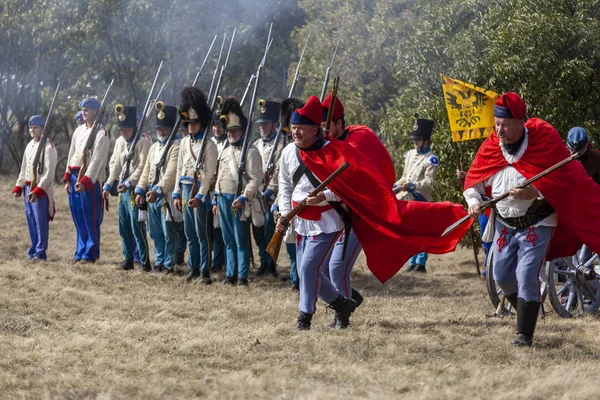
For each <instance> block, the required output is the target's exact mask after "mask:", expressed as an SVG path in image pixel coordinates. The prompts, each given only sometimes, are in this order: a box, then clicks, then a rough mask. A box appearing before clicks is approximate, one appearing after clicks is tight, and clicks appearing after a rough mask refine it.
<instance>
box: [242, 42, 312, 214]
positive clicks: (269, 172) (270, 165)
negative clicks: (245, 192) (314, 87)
mask: <svg viewBox="0 0 600 400" xmlns="http://www.w3.org/2000/svg"><path fill="white" fill-rule="evenodd" d="M309 39H310V34H309V35H308V37H307V38H306V42H305V43H304V48H303V49H302V53H301V54H300V59H299V60H298V64H297V65H296V73H295V74H294V81H293V82H292V86H291V87H290V92H289V93H288V96H287V97H288V98H290V97H292V96H293V95H294V89H295V88H296V83H298V76H299V74H300V64H302V59H303V58H304V52H305V51H306V46H307V45H308V40H309ZM246 90H247V89H246ZM244 96H245V94H244ZM282 132H283V124H279V127H278V128H277V133H276V134H275V139H274V140H273V147H272V148H271V152H270V153H269V158H268V159H267V168H266V170H265V176H264V178H263V182H264V186H263V192H264V191H265V190H267V188H268V187H269V181H270V180H271V176H273V172H275V151H276V150H277V145H278V144H279V139H280V138H281V134H282ZM264 202H265V209H267V208H268V203H267V199H264Z"/></svg>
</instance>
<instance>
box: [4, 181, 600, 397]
mask: <svg viewBox="0 0 600 400" xmlns="http://www.w3.org/2000/svg"><path fill="white" fill-rule="evenodd" d="M12 184H13V181H12V179H11V180H10V181H9V180H8V179H2V180H1V181H0V201H1V202H2V206H1V207H0V221H2V225H1V229H0V254H1V255H2V257H1V259H0V355H1V357H0V397H1V398H36V399H38V398H73V399H81V398H99V399H108V398H117V399H121V398H123V399H124V398H147V399H154V398H223V399H229V398H247V399H255V398H282V399H306V398H319V399H327V398H340V397H341V396H345V397H346V398H348V397H350V398H386V399H387V398H407V399H458V398H460V399H462V398H485V399H489V398H500V399H515V398H527V399H548V398H565V399H571V398H580V399H585V398H597V396H598V389H599V387H600V384H599V381H598V357H599V355H600V335H598V332H600V322H599V321H598V319H594V318H590V317H586V318H581V319H576V320H563V319H560V318H559V317H558V316H556V314H555V313H554V312H553V311H552V309H551V307H550V305H549V303H547V304H546V309H547V310H548V316H547V317H546V318H545V319H544V320H541V321H540V322H539V324H538V329H537V332H536V338H535V345H534V347H533V348H531V349H524V348H516V347H514V346H512V345H510V340H511V339H512V338H513V336H514V332H515V321H514V319H512V318H505V319H498V318H492V317H489V315H490V314H492V313H493V308H492V306H491V303H490V301H489V300H488V298H487V294H486V291H485V287H484V283H483V281H481V280H479V279H478V278H477V277H476V276H475V273H474V267H473V263H472V259H471V258H472V253H471V252H470V251H468V250H459V251H457V252H456V253H453V254H448V255H444V256H432V257H431V258H430V261H429V266H428V269H429V271H430V273H429V274H427V275H415V274H409V273H403V272H400V273H399V274H398V275H397V276H395V277H394V278H393V279H391V280H390V281H389V282H388V283H386V284H385V285H381V284H380V283H379V282H378V281H377V280H376V279H375V278H374V277H373V276H372V275H371V274H370V273H369V272H368V270H367V269H366V265H365V262H364V257H363V256H362V255H361V257H360V258H359V262H358V265H357V267H356V269H355V275H354V278H353V282H354V285H355V286H356V288H358V289H359V290H360V291H361V292H362V293H363V295H365V302H364V304H363V306H362V307H361V308H359V309H358V311H357V312H356V313H355V314H354V316H353V319H352V325H351V327H350V328H349V329H348V330H346V331H332V330H329V329H328V328H327V325H328V324H329V323H330V321H331V319H332V318H333V313H332V311H331V310H328V309H326V308H325V307H324V305H323V304H321V303H320V306H319V309H318V311H317V314H316V315H315V318H314V320H313V321H314V322H313V329H312V330H311V331H309V332H297V331H296V330H295V327H294V323H295V318H296V316H297V301H298V299H297V294H295V293H293V292H290V290H289V289H288V288H287V286H286V285H285V284H283V283H280V282H276V281H273V280H271V281H269V280H257V279H253V280H251V281H250V286H249V288H237V287H225V286H222V285H220V284H214V285H212V286H204V285H202V284H200V283H193V284H186V283H185V282H184V281H183V277H181V276H164V275H160V274H154V273H153V274H143V273H140V272H137V271H136V272H117V271H115V270H114V266H115V264H116V263H118V262H119V261H120V260H121V250H120V241H119V238H118V233H117V224H116V212H115V211H116V204H112V207H113V210H112V211H111V212H110V213H108V214H106V216H105V221H104V223H103V225H102V237H103V240H102V250H101V251H102V255H101V261H100V262H99V263H98V264H96V265H88V266H74V265H70V264H69V263H68V261H69V260H70V259H71V256H72V253H73V250H74V247H75V230H74V227H73V223H72V221H71V217H70V214H69V210H68V205H67V203H66V196H65V194H64V191H63V190H62V189H61V188H60V187H57V188H56V200H57V215H56V220H55V221H54V222H53V223H52V224H51V234H50V250H49V252H48V257H49V261H48V262H45V263H37V264H32V263H28V262H27V261H26V260H25V258H26V257H25V250H26V248H27V247H28V243H29V239H28V235H27V228H26V225H25V216H24V213H23V210H22V206H23V205H22V200H18V201H17V200H14V199H13V198H12V196H11V195H10V190H11V189H12ZM284 256H285V252H283V254H282V256H281V258H280V261H281V265H282V268H280V269H282V270H283V269H287V265H288V264H287V263H286V262H285V260H284V258H285V257H284Z"/></svg>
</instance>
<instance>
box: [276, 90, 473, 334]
mask: <svg viewBox="0 0 600 400" xmlns="http://www.w3.org/2000/svg"><path fill="white" fill-rule="evenodd" d="M315 102H318V99H317V98H316V97H315V96H311V97H310V98H309V99H308V101H307V104H306V105H305V107H304V108H302V109H299V110H296V113H297V114H298V115H299V116H300V117H305V115H310V116H311V118H312V120H313V121H315V120H317V119H318V121H319V123H320V121H321V105H320V103H317V104H318V110H317V111H316V112H315V111H314V110H313V107H315V106H314V104H315ZM313 114H316V115H313ZM301 122H303V121H300V120H296V122H295V121H292V124H294V125H293V131H292V133H293V135H294V141H295V143H294V144H293V145H292V144H290V145H288V146H287V147H286V149H284V152H283V154H282V160H283V161H282V164H281V169H280V176H279V181H280V188H283V187H286V189H285V193H287V192H291V196H290V195H286V196H283V193H284V190H283V189H281V193H280V194H281V195H282V197H281V198H280V200H281V202H280V207H281V211H282V214H283V215H286V214H287V213H288V212H289V211H290V210H291V206H292V205H291V204H290V203H291V202H292V201H294V202H298V203H299V202H300V201H302V200H303V198H302V196H303V193H302V191H301V190H299V189H298V187H299V186H301V183H302V181H301V180H303V179H307V181H308V182H309V183H310V185H312V186H311V187H313V188H314V187H316V186H317V185H316V184H314V183H312V182H311V181H312V179H308V178H306V175H307V172H304V173H303V174H300V175H301V176H300V180H299V181H298V182H296V183H294V182H293V181H292V178H293V177H294V176H295V175H296V173H295V172H296V171H297V170H298V169H299V166H300V165H305V166H306V171H309V172H310V174H312V175H314V176H315V177H316V178H317V179H318V180H320V181H323V180H325V179H326V178H327V177H328V176H329V175H331V174H332V173H333V172H334V171H335V170H336V169H337V168H339V167H340V166H341V165H342V164H344V163H345V162H348V163H349V164H350V167H349V168H348V169H347V170H346V171H344V172H343V173H342V174H341V175H340V176H339V177H338V178H336V179H335V180H333V181H332V182H331V184H330V185H329V186H328V190H326V191H325V192H322V193H320V194H319V195H317V196H315V197H312V198H308V204H309V205H311V206H315V207H312V208H310V209H309V210H307V212H306V213H305V214H304V217H306V218H304V217H303V215H302V214H300V215H299V216H297V217H296V220H295V221H294V223H295V225H294V226H295V227H296V230H297V231H298V233H299V235H300V236H301V240H300V243H299V246H298V269H299V272H300V292H301V296H300V297H301V300H300V311H301V318H302V317H303V315H306V314H310V317H309V318H312V313H311V311H312V312H313V313H314V304H316V298H317V294H318V295H319V297H321V298H323V299H324V300H325V301H326V302H327V300H326V299H325V297H324V296H323V295H324V292H323V288H324V286H326V288H325V289H327V290H329V291H331V292H332V293H336V292H337V290H335V288H333V290H332V289H331V288H332V287H333V286H332V285H331V282H330V281H329V280H328V279H326V278H324V277H323V276H322V275H320V268H321V266H322V263H323V262H324V260H325V257H326V256H327V254H326V253H328V252H329V249H327V248H325V249H324V250H323V252H320V254H319V257H317V258H318V259H314V260H305V259H302V257H304V254H301V253H302V249H301V246H305V245H306V242H307V240H311V239H310V238H313V237H314V238H316V237H318V234H317V235H315V233H317V232H316V231H315V232H310V230H309V229H307V230H306V231H304V230H303V229H302V224H304V223H305V222H304V220H305V219H306V220H308V221H310V224H313V225H317V224H323V223H325V222H327V221H326V218H325V217H327V218H330V215H329V214H328V215H327V216H326V213H330V214H331V213H333V214H331V218H334V217H333V215H336V211H335V209H332V208H327V207H328V205H329V204H328V202H327V201H328V200H330V201H331V200H334V201H335V200H338V201H339V200H341V201H342V202H343V203H344V204H345V206H346V207H347V209H349V210H350V212H351V216H352V228H353V229H354V231H355V233H356V236H357V238H358V240H359V241H360V243H361V244H362V246H363V249H364V251H365V255H366V257H367V265H368V266H369V269H370V270H371V271H372V272H373V274H374V275H375V276H376V277H377V278H378V279H379V280H380V281H381V282H385V281H387V280H388V279H389V278H391V277H392V276H393V275H394V274H395V273H396V272H398V271H399V270H400V268H401V267H402V265H403V264H404V263H405V262H406V261H407V260H408V259H409V258H410V257H411V256H413V255H414V254H415V253H418V252H422V251H426V252H429V253H434V254H442V253H446V252H449V251H452V250H454V249H455V248H456V245H457V244H458V242H459V241H460V240H461V238H462V237H463V236H464V234H465V233H466V231H467V230H468V228H469V227H470V225H471V222H469V223H466V224H463V225H462V226H460V227H459V229H457V230H455V231H453V232H452V233H451V234H450V235H448V236H446V237H441V234H442V232H443V231H444V229H445V228H446V227H447V226H449V225H451V224H452V223H454V222H455V221H456V220H457V219H460V218H462V217H463V216H465V215H466V212H465V211H464V209H463V207H462V206H461V205H458V204H452V203H449V202H442V203H421V202H406V201H402V200H397V199H396V197H395V195H394V193H393V191H392V188H391V182H390V180H388V179H386V178H385V177H384V175H383V174H382V173H381V171H380V169H379V168H378V167H377V166H376V165H375V164H373V162H372V161H370V160H369V159H368V158H367V157H365V155H364V154H363V153H361V152H359V151H358V150H356V149H355V148H354V147H353V146H351V145H350V144H348V143H346V142H345V141H340V140H332V141H327V140H325V139H324V138H323V137H321V136H319V135H318V131H319V130H320V128H318V127H317V129H313V130H311V134H310V136H309V135H308V134H307V133H306V129H305V126H304V125H303V124H301ZM308 139H310V140H308ZM296 149H297V150H296ZM292 163H293V164H292ZM286 164H289V165H292V166H293V168H292V169H290V168H289V167H288V166H286ZM315 183H317V184H318V182H315ZM307 189H308V191H310V188H308V187H307V188H305V190H304V196H306V194H307V193H308V191H307ZM329 207H333V206H331V205H329ZM337 217H338V218H339V216H337ZM308 218H310V219H308ZM341 222H342V220H341V218H340V219H339V220H337V222H336V223H337V224H338V225H336V224H334V223H332V226H333V225H335V226H334V228H336V229H337V232H336V229H330V230H329V231H330V233H331V234H332V235H335V236H333V239H332V240H331V241H329V242H328V243H327V244H328V245H329V247H331V246H332V245H333V243H334V241H335V240H336V238H337V237H339V234H340V232H341V230H342V228H343V224H341ZM310 224H308V225H310ZM311 226H312V225H311ZM277 229H278V230H279V231H280V232H284V231H285V227H284V226H283V225H282V224H281V223H278V225H277ZM320 233H321V232H319V234H320ZM322 247H323V248H324V247H325V245H323V246H322ZM311 250H313V251H314V249H311ZM306 253H308V252H305V254H306ZM321 256H323V257H322V258H321ZM305 271H311V273H310V274H307V276H305V273H304V272H305ZM307 278H308V279H311V280H307ZM319 285H320V287H319ZM305 290H306V291H307V293H306V294H305V295H304V296H303V292H304V291H305ZM313 293H314V294H313ZM309 294H310V295H312V296H313V297H312V298H313V300H314V301H313V303H311V308H310V310H308V311H305V310H303V308H302V307H303V306H305V305H306V304H305V303H304V302H303V299H306V297H307V296H308V295H309ZM330 294H331V293H330ZM332 305H333V304H332ZM351 306H355V304H352V303H351ZM344 317H346V318H347V317H349V314H348V315H344ZM344 323H346V324H347V319H346V320H344Z"/></svg>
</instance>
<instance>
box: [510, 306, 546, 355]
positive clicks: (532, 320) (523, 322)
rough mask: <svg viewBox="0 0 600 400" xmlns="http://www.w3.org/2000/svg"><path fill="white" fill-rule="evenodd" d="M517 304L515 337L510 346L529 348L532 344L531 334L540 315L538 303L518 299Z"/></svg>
mask: <svg viewBox="0 0 600 400" xmlns="http://www.w3.org/2000/svg"><path fill="white" fill-rule="evenodd" d="M517 304H518V308H517V337H516V338H515V339H514V340H513V341H512V344H515V345H517V346H531V345H532V344H533V332H534V331H535V325H536V323H537V318H538V315H539V313H540V303H538V302H537V301H525V300H523V299H521V298H519V299H518V300H517Z"/></svg>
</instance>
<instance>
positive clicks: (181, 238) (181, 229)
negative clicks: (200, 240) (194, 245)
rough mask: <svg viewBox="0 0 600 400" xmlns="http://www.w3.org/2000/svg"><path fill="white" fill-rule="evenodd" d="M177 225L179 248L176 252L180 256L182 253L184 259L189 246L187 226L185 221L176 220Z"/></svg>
mask: <svg viewBox="0 0 600 400" xmlns="http://www.w3.org/2000/svg"><path fill="white" fill-rule="evenodd" d="M175 227H176V229H177V249H176V250H175V253H176V254H177V255H178V256H179V255H181V259H183V255H184V254H185V249H186V248H187V238H186V237H185V226H184V224H183V221H177V222H175Z"/></svg>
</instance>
